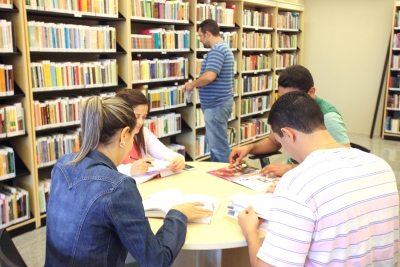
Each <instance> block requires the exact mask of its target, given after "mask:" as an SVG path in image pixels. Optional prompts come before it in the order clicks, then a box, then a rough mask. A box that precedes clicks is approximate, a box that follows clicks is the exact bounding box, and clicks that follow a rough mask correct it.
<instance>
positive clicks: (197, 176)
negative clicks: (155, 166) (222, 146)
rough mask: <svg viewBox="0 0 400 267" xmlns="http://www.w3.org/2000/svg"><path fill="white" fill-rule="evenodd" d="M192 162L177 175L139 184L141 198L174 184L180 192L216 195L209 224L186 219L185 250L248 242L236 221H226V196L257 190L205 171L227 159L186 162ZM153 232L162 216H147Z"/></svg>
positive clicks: (171, 186) (157, 227)
mask: <svg viewBox="0 0 400 267" xmlns="http://www.w3.org/2000/svg"><path fill="white" fill-rule="evenodd" d="M187 163H188V164H189V165H192V166H195V167H196V170H193V171H182V172H181V173H178V174H176V175H172V176H168V177H165V178H161V179H153V180H150V181H148V182H145V183H143V184H140V185H138V188H139V191H140V194H141V195H142V198H146V197H147V196H148V195H149V194H152V193H155V192H158V191H161V190H164V189H167V188H177V189H179V190H180V191H182V193H183V194H188V193H198V194H203V195H209V196H215V197H218V199H219V201H220V203H221V206H220V207H219V209H218V211H217V213H216V214H215V216H214V218H213V220H212V222H211V224H199V223H188V230H187V235H186V242H185V245H184V246H183V248H182V249H185V250H215V249H227V248H237V247H244V246H247V243H246V240H245V238H244V236H243V233H242V230H241V229H240V227H239V225H238V224H237V223H234V222H231V221H228V220H227V219H226V218H224V216H225V215H226V212H227V206H228V199H229V197H230V196H232V195H234V194H237V193H241V192H242V193H247V194H250V195H254V194H257V192H256V191H253V190H250V189H248V188H247V187H243V186H241V185H238V184H236V183H232V182H229V181H227V180H225V179H222V178H218V177H215V176H213V175H210V174H208V173H206V172H207V171H210V170H215V169H219V168H223V167H225V166H228V163H215V162H187ZM149 221H150V226H151V228H152V230H153V232H154V233H156V232H157V230H158V229H159V228H160V227H161V225H162V224H163V219H157V218H149Z"/></svg>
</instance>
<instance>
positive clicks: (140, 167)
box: [131, 155, 154, 175]
mask: <svg viewBox="0 0 400 267" xmlns="http://www.w3.org/2000/svg"><path fill="white" fill-rule="evenodd" d="M152 161H154V159H153V158H151V157H150V156H148V155H146V157H144V158H142V159H138V160H137V161H135V162H134V163H132V166H131V175H139V174H144V173H146V172H147V171H148V170H149V167H154V166H153V164H152V163H151V162H152Z"/></svg>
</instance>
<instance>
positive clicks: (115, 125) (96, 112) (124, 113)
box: [70, 96, 136, 163]
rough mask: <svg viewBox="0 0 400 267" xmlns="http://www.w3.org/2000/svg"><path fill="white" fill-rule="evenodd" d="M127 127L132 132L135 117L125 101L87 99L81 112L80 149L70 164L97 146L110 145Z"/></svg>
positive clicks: (112, 98) (116, 98)
mask: <svg viewBox="0 0 400 267" xmlns="http://www.w3.org/2000/svg"><path fill="white" fill-rule="evenodd" d="M127 126H128V127H130V132H131V131H133V130H134V129H135V127H136V117H135V114H134V112H133V110H132V107H131V106H130V105H129V104H128V103H127V102H126V101H125V100H123V99H122V98H120V97H111V98H107V99H103V100H101V99H100V97H98V96H94V97H91V98H89V99H87V100H86V102H85V104H84V106H83V108H82V112H81V129H82V130H81V134H80V137H81V142H80V143H81V147H80V149H79V151H78V152H77V154H76V157H75V159H74V160H72V161H71V162H70V163H78V162H80V161H81V160H82V159H83V158H85V157H86V155H87V154H88V153H89V152H90V151H92V150H95V149H96V148H97V146H98V145H99V144H103V145H107V144H109V143H111V142H112V141H113V140H114V138H115V134H116V133H117V132H118V131H119V130H121V129H123V128H125V127H127Z"/></svg>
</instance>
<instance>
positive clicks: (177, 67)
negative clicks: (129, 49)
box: [132, 57, 189, 83]
mask: <svg viewBox="0 0 400 267" xmlns="http://www.w3.org/2000/svg"><path fill="white" fill-rule="evenodd" d="M188 73H189V67H188V59H187V58H184V57H171V58H169V59H157V58H155V59H140V60H133V61H132V81H133V83H142V82H149V81H157V80H158V81H168V80H177V79H187V78H188V77H189V74H188Z"/></svg>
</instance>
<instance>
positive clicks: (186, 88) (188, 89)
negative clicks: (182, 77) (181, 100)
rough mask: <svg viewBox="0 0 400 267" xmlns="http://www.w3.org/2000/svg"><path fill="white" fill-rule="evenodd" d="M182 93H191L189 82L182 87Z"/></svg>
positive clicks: (191, 87)
mask: <svg viewBox="0 0 400 267" xmlns="http://www.w3.org/2000/svg"><path fill="white" fill-rule="evenodd" d="M182 91H183V92H184V93H185V92H186V91H188V92H191V91H193V86H192V83H191V82H186V83H185V85H184V86H183V89H182Z"/></svg>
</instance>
